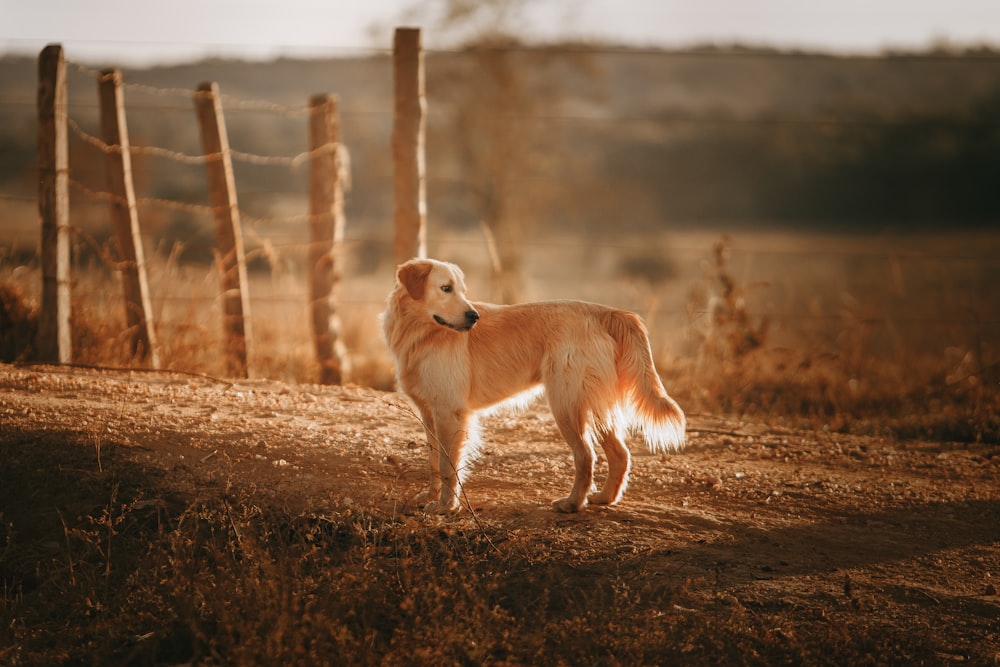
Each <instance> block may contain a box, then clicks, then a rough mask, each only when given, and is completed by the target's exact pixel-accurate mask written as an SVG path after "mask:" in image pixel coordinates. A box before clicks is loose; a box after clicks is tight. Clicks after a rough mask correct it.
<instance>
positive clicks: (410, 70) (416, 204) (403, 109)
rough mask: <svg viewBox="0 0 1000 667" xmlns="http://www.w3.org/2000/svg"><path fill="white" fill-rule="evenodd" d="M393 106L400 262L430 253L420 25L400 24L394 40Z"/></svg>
mask: <svg viewBox="0 0 1000 667" xmlns="http://www.w3.org/2000/svg"><path fill="white" fill-rule="evenodd" d="M392 63H393V81H394V95H395V107H394V109H395V112H394V120H393V130H392V155H393V164H394V169H395V227H396V232H395V241H394V242H393V255H394V257H395V260H396V263H397V264H401V263H403V262H405V261H406V260H408V259H410V258H412V257H425V256H426V255H427V232H426V229H425V225H426V218H427V204H426V194H425V188H426V185H425V182H424V167H425V159H424V115H425V109H426V102H425V98H424V54H423V50H422V49H421V45H420V28H396V33H395V36H394V39H393V46H392Z"/></svg>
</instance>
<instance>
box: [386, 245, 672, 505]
mask: <svg viewBox="0 0 1000 667" xmlns="http://www.w3.org/2000/svg"><path fill="white" fill-rule="evenodd" d="M465 291H466V287H465V278H464V275H463V274H462V271H461V269H459V268H458V267H457V266H455V265H454V264H450V263H447V262H440V261H436V260H430V259H414V260H410V261H409V262H406V263H405V264H401V265H400V266H399V267H398V268H397V272H396V283H395V286H394V287H393V290H392V292H390V294H389V297H388V300H387V307H386V310H385V312H384V313H383V314H382V326H383V329H384V333H385V339H386V342H387V344H388V346H389V350H390V351H391V353H392V355H393V357H394V358H395V362H396V378H397V382H398V386H399V389H400V390H401V391H403V392H404V393H405V394H406V395H407V396H409V398H410V399H411V400H412V401H413V403H414V405H415V406H416V408H417V410H418V411H419V412H420V417H421V419H422V420H423V424H424V429H425V431H426V434H427V444H428V446H429V448H430V450H431V453H430V464H431V485H430V489H429V491H428V493H427V500H428V504H427V505H426V506H425V507H424V509H425V511H427V512H430V513H446V512H454V511H457V510H459V509H460V502H459V484H460V483H461V481H462V479H464V476H465V472H466V467H467V466H466V463H467V459H468V450H469V449H470V443H471V444H472V445H473V446H474V445H475V444H476V443H477V421H476V415H477V413H479V412H481V411H483V410H485V409H487V408H491V407H493V406H497V405H500V404H503V403H504V402H505V401H508V400H509V399H512V398H514V399H517V398H521V399H522V402H524V401H523V399H524V397H525V396H528V397H530V396H533V395H535V394H537V393H538V391H539V390H540V389H542V388H544V391H545V394H546V396H547V398H548V402H549V406H550V407H551V409H552V414H553V417H554V418H555V421H556V424H557V425H558V427H559V432H560V433H561V434H562V436H563V437H564V438H565V439H566V442H568V443H569V446H570V447H571V448H572V450H573V460H574V465H575V469H576V478H575V479H574V482H573V489H572V490H571V491H570V494H569V496H567V497H565V498H562V499H560V500H556V501H555V502H554V503H553V506H554V507H555V509H557V510H559V511H561V512H577V511H579V510H581V509H582V508H583V507H584V506H585V505H586V504H587V503H593V504H602V505H606V504H613V503H616V502H618V501H619V500H620V499H621V497H622V493H623V492H624V491H625V487H626V485H627V483H628V473H629V467H630V464H631V457H630V455H629V450H628V448H627V447H626V446H625V443H624V440H625V437H626V434H627V432H628V431H630V430H634V431H637V432H639V433H641V434H642V436H643V437H644V439H645V441H646V443H647V446H648V447H649V449H650V451H654V452H659V451H666V450H670V449H678V448H680V447H681V446H682V445H683V444H684V429H685V419H684V413H683V412H682V411H681V409H680V407H679V406H678V405H677V403H675V402H674V400H673V399H672V398H670V397H669V396H668V395H667V392H666V390H665V389H664V388H663V383H662V382H661V381H660V377H659V375H657V373H656V369H655V367H654V366H653V356H652V353H651V351H650V347H649V338H648V335H647V332H646V327H645V325H644V324H643V323H642V320H641V319H640V318H639V316H638V315H636V314H634V313H630V312H627V311H623V310H616V309H614V308H609V307H607V306H600V305H597V304H592V303H585V302H582V301H544V302H537V303H525V304H521V305H514V306H499V305H494V304H488V303H471V302H469V301H468V300H467V299H466V297H465ZM597 443H599V444H600V445H601V447H602V448H603V449H604V454H605V456H606V457H607V460H608V476H607V479H606V480H605V482H604V487H603V488H602V490H601V491H600V492H597V493H591V491H592V490H593V479H594V445H595V444H597ZM588 494H589V495H588Z"/></svg>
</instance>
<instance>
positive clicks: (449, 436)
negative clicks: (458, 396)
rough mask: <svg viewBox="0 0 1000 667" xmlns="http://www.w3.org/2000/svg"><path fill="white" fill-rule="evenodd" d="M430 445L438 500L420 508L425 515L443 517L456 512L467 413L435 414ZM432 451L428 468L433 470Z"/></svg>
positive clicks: (444, 412)
mask: <svg viewBox="0 0 1000 667" xmlns="http://www.w3.org/2000/svg"><path fill="white" fill-rule="evenodd" d="M433 420H434V431H435V433H434V436H435V437H434V440H435V442H434V444H435V445H436V449H437V457H436V458H437V473H438V475H439V484H440V492H441V493H440V499H439V500H437V501H432V502H430V503H428V504H427V505H426V506H425V507H424V511H425V512H428V513H437V514H445V513H447V512H457V511H458V510H459V507H460V504H459V489H458V484H459V479H460V473H461V471H462V450H463V448H464V446H465V440H466V438H467V437H468V423H469V413H468V412H467V411H464V410H451V411H436V412H435V413H434V416H433ZM434 458H435V457H434V451H433V448H432V451H431V459H432V463H431V468H432V469H433V468H434V463H433V460H434Z"/></svg>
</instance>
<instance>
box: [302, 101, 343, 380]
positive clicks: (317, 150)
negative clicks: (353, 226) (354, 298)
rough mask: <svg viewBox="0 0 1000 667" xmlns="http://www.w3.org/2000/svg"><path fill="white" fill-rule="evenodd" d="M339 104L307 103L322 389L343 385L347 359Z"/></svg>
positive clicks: (314, 309)
mask: <svg viewBox="0 0 1000 667" xmlns="http://www.w3.org/2000/svg"><path fill="white" fill-rule="evenodd" d="M339 134H340V128H339V125H338V122H337V101H336V99H335V98H334V97H331V96H329V95H315V96H313V97H312V98H311V99H310V100H309V149H310V152H311V154H312V157H311V158H310V161H309V214H310V225H309V305H310V308H309V310H310V314H311V316H312V331H313V342H314V343H315V346H316V358H317V360H318V361H319V381H320V383H321V384H343V382H344V381H345V379H346V377H347V376H348V375H349V373H350V358H349V357H348V355H347V351H346V349H345V348H344V344H343V341H341V339H340V333H341V324H340V317H339V316H338V314H337V296H338V288H339V286H340V280H341V270H340V256H341V255H340V252H341V247H342V244H343V240H344V174H343V173H342V171H343V169H344V168H345V167H346V165H344V164H343V163H342V160H341V157H342V154H341V147H340V136H339Z"/></svg>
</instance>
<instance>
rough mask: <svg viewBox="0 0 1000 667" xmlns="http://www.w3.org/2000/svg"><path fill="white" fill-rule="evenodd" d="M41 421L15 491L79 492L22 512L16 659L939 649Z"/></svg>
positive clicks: (10, 541)
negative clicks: (300, 496) (189, 468)
mask: <svg viewBox="0 0 1000 667" xmlns="http://www.w3.org/2000/svg"><path fill="white" fill-rule="evenodd" d="M36 438H37V435H35V434H27V433H25V434H22V435H20V436H14V437H10V438H5V442H4V445H3V451H0V454H2V455H3V457H4V461H5V466H4V467H3V469H2V470H0V483H2V484H3V489H4V490H3V494H4V497H6V498H8V499H10V498H22V499H30V500H31V503H33V504H35V505H37V506H44V507H46V508H48V507H52V506H55V507H57V508H61V509H60V510H59V511H58V512H52V511H49V510H46V511H44V512H38V513H37V517H36V521H35V522H34V523H27V524H26V523H24V522H23V521H21V522H20V523H16V528H11V527H10V526H12V525H15V522H16V520H17V519H22V518H23V517H21V516H20V515H19V514H18V515H17V516H16V517H14V516H9V517H4V522H3V527H2V530H3V538H4V542H5V544H6V546H7V548H6V550H5V551H4V556H5V558H4V559H0V566H2V572H0V573H2V574H3V578H4V588H3V592H2V595H0V661H3V663H4V664H10V665H29V664H31V665H49V664H51V665H56V664H121V665H147V664H181V663H184V664H198V665H215V664H228V665H261V664H281V665H334V664H337V665H343V664H350V665H424V664H462V665H480V664H497V665H502V664H506V665H522V664H551V665H556V664H594V665H635V664H667V663H669V664H674V663H678V664H727V665H774V664H813V665H823V664H831V665H832V664H858V665H864V664H938V663H940V662H941V660H940V656H939V655H938V654H937V653H935V648H934V645H933V644H932V638H931V637H927V638H924V637H922V636H919V635H918V636H913V635H911V634H903V633H902V632H900V631H899V630H898V629H896V628H894V627H892V626H889V625H886V626H885V627H882V626H881V625H879V624H878V623H873V620H872V618H870V617H868V616H867V615H866V614H864V613H859V612H854V613H851V612H850V611H848V612H847V613H846V614H845V616H846V619H847V620H846V621H845V620H844V619H843V618H841V619H838V620H837V621H836V622H831V621H829V620H823V619H819V620H818V621H817V619H810V618H800V619H799V620H797V621H795V620H791V617H789V616H787V615H784V614H783V610H782V608H781V606H780V604H778V605H777V606H775V604H774V601H770V602H767V601H758V600H754V599H752V598H751V597H747V596H744V598H743V599H742V600H737V599H735V598H734V597H733V596H732V595H730V594H727V593H726V592H725V590H726V589H725V588H724V587H723V586H721V585H720V584H719V582H714V583H713V582H712V581H710V580H706V579H704V578H701V577H697V578H695V579H691V578H690V577H689V575H686V574H685V573H684V572H682V571H681V570H680V566H677V567H675V568H672V569H670V570H663V569H662V567H661V566H660V565H651V564H650V561H649V559H648V558H647V557H646V556H644V555H641V554H638V555H628V554H622V553H618V552H616V551H615V550H614V549H613V548H612V547H611V546H608V547H607V548H605V549H604V550H601V548H600V546H597V547H595V549H594V551H593V553H591V554H589V555H588V557H587V559H586V560H585V561H584V562H579V563H576V562H574V560H573V559H570V558H567V557H566V553H567V552H568V551H569V549H570V548H571V545H572V544H573V539H574V537H573V532H574V531H569V533H563V532H562V531H555V532H551V533H550V534H549V535H547V536H546V537H544V538H542V539H541V540H540V538H539V536H538V535H537V534H536V535H533V536H531V537H530V538H529V537H526V536H525V535H524V534H522V533H521V532H520V531H518V530H516V529H513V528H511V527H510V526H506V527H505V526H504V525H503V524H492V523H490V522H488V520H485V519H482V518H480V519H478V520H477V521H475V522H473V521H471V520H462V521H459V520H453V521H448V522H443V523H439V522H436V521H431V520H424V519H422V518H420V517H413V516H401V515H398V516H397V515H387V514H382V513H378V512H375V513H372V512H369V511H361V512H353V511H350V510H347V511H342V512H336V513H330V514H326V515H313V514H305V513H299V512H294V511H290V510H287V509H282V505H281V502H280V499H276V498H273V497H269V496H268V495H267V494H266V493H263V492H257V491H254V490H252V489H248V488H246V487H243V488H236V489H229V490H225V489H211V490H204V491H202V494H201V496H200V497H198V498H196V499H194V500H191V499H186V500H182V499H181V498H180V497H178V496H175V495H173V494H171V493H170V492H169V491H167V490H166V489H165V488H164V486H163V485H162V483H161V482H162V480H161V479H160V478H158V477H156V476H150V474H149V472H148V471H146V470H140V469H139V468H137V467H135V466H134V465H133V464H130V463H128V462H127V461H126V459H125V457H124V456H121V455H120V451H119V449H118V448H117V447H116V446H114V445H113V443H106V444H107V448H106V450H105V451H104V452H103V453H102V461H101V463H100V464H99V463H98V460H97V457H96V453H95V450H94V448H92V447H90V446H89V445H90V444H92V443H90V442H85V440H86V439H87V436H86V435H85V434H82V435H80V434H78V435H75V436H58V434H50V435H48V436H46V440H45V442H43V443H37V442H36V441H35V440H34V439H36ZM28 439H31V440H32V442H31V443H30V444H31V446H23V445H27V444H28V442H27V440H28ZM38 444H42V445H44V446H42V447H38V446H37V445H38ZM39 466H42V467H45V468H47V470H49V471H50V472H49V473H47V479H48V482H49V483H48V484H44V485H39V484H38V483H37V468H38V467H39ZM18 507H22V505H18ZM8 521H9V522H10V523H8ZM46 522H47V523H48V524H51V525H45V524H46ZM51 534H58V535H61V539H60V540H59V542H60V543H58V544H49V543H48V542H46V541H45V540H36V541H32V538H33V537H40V536H46V535H51ZM564 540H568V541H566V542H565V543H564ZM29 565H30V566H29ZM14 572H18V573H23V572H33V573H34V574H33V576H31V577H29V578H26V579H25V578H19V579H18V580H17V581H14V579H13V573H14ZM8 573H10V576H8ZM457 573H461V575H460V576H457ZM845 585H846V584H845ZM713 590H714V591H715V593H714V597H713V593H712V591H713ZM849 597H850V596H849V595H848V598H849ZM706 600H708V602H707V603H706ZM846 600H847V598H845V603H844V604H845V605H847V601H846ZM706 604H707V605H708V606H707V607H706ZM696 609H697V611H696ZM847 609H850V607H849V605H847ZM851 619H853V620H851ZM938 639H940V638H938ZM984 655H985V654H984ZM980 657H982V656H980Z"/></svg>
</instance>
